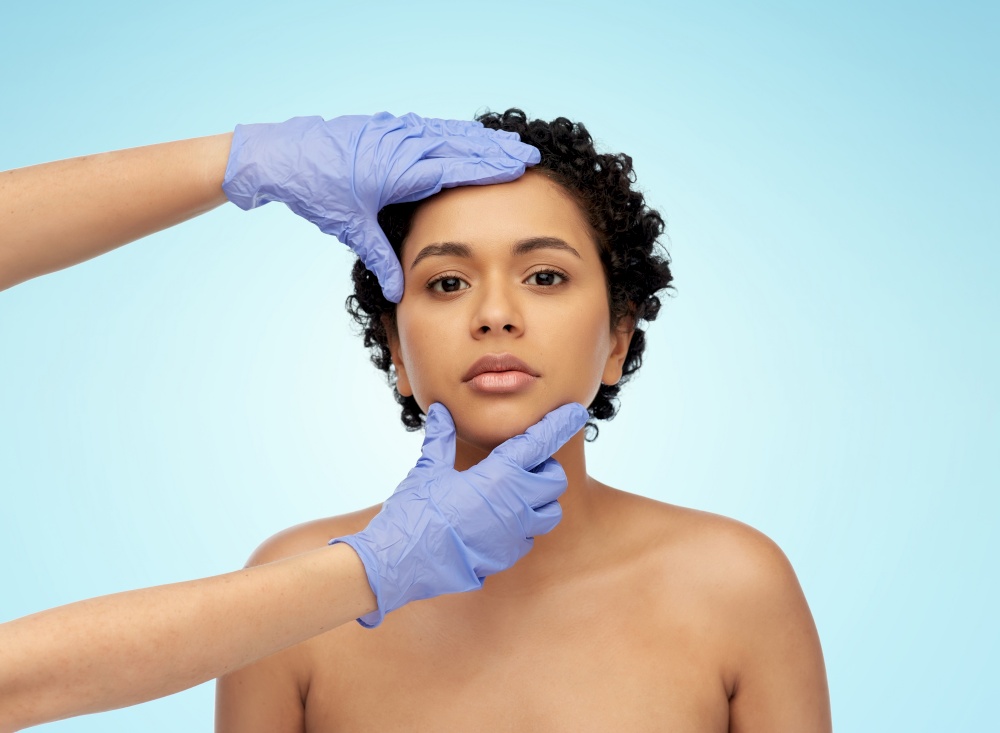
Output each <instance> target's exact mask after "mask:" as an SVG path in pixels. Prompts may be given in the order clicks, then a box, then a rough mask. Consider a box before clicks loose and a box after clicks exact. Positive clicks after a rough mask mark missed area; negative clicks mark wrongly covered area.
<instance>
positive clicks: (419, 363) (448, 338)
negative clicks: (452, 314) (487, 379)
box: [396, 306, 454, 412]
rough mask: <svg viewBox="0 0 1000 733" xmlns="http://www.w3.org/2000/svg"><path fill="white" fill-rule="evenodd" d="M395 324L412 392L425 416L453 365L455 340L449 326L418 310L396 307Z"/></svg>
mask: <svg viewBox="0 0 1000 733" xmlns="http://www.w3.org/2000/svg"><path fill="white" fill-rule="evenodd" d="M396 324H397V333H398V335H399V347H400V352H401V357H402V361H403V366H404V367H405V368H406V376H407V378H408V380H409V382H410V389H412V390H413V397H414V398H415V399H416V400H417V404H419V405H420V407H421V408H422V409H423V410H424V411H425V412H426V411H427V409H428V408H429V407H430V404H431V403H432V402H433V401H434V399H435V395H436V394H437V392H438V382H440V381H442V379H443V378H444V377H445V375H446V374H447V373H448V365H449V364H451V363H454V356H453V354H452V352H451V349H450V345H451V344H453V343H454V337H453V335H450V334H449V332H448V330H449V329H448V324H447V323H441V322H439V321H438V320H436V319H434V318H429V317H427V316H426V315H424V316H422V315H421V313H420V312H419V310H418V309H412V308H403V307H401V306H400V307H397V310H396ZM415 324H419V327H417V326H416V325H415Z"/></svg>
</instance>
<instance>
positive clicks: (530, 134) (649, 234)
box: [346, 109, 673, 440]
mask: <svg viewBox="0 0 1000 733" xmlns="http://www.w3.org/2000/svg"><path fill="white" fill-rule="evenodd" d="M476 119H477V120H478V121H479V122H481V123H483V125H484V126H485V127H488V128H491V129H494V130H507V131H509V132H516V133H517V134H518V135H520V136H521V140H522V141H524V142H526V143H529V144H531V145H534V146H535V147H536V148H538V150H539V151H540V152H541V154H542V161H541V163H539V164H538V165H536V166H534V167H533V168H531V170H532V171H536V172H538V173H541V174H542V175H545V176H547V177H548V178H549V179H550V180H552V181H553V182H555V183H557V184H559V185H560V186H561V187H562V188H563V189H565V190H566V191H567V192H568V193H569V194H570V195H571V196H572V197H573V199H574V200H575V201H576V202H577V204H578V205H579V206H580V210H581V211H582V212H583V213H584V215H585V216H586V218H587V220H588V221H589V223H590V226H591V228H592V229H593V232H594V238H595V242H596V244H597V247H598V250H599V252H600V256H601V262H602V263H603V265H604V274H605V277H606V279H607V283H608V305H609V310H610V312H611V327H612V328H614V327H615V326H617V325H618V323H619V322H620V321H621V320H622V319H623V318H626V317H628V318H632V319H634V323H635V326H636V328H635V333H634V334H633V336H632V342H631V344H630V345H629V349H628V353H627V354H626V356H625V363H624V365H623V368H622V378H621V380H620V381H619V382H618V384H614V385H608V384H602V385H601V386H600V388H599V390H598V393H597V396H596V397H595V398H594V401H593V402H592V403H591V404H590V406H589V407H588V411H589V412H590V416H591V417H592V418H594V419H596V420H610V419H612V418H613V417H614V416H615V414H616V413H617V412H618V392H619V390H620V389H621V387H622V385H623V384H624V383H625V382H627V381H628V380H629V378H630V377H631V376H632V375H633V374H634V373H635V372H636V371H637V370H638V369H639V367H640V366H642V353H643V351H644V350H645V348H646V333H645V331H644V330H643V329H642V328H639V323H640V321H647V322H648V321H652V320H654V319H655V318H656V316H657V314H659V312H660V299H659V297H658V296H657V293H658V292H659V291H661V290H663V289H664V288H669V289H673V288H672V287H671V286H670V282H671V280H672V279H673V277H672V276H671V274H670V258H669V255H668V254H667V252H666V250H662V254H661V252H659V251H658V250H660V249H661V248H660V247H659V246H658V244H657V239H658V238H659V237H660V235H661V234H662V233H663V228H664V227H663V219H662V218H661V217H660V214H659V213H658V212H656V211H654V210H653V209H650V208H648V207H647V206H646V204H645V199H644V198H643V195H642V193H641V192H639V191H638V190H635V189H633V187H632V186H633V184H634V183H635V172H634V171H633V170H632V158H631V157H629V156H628V155H625V154H624V153H619V154H617V155H611V154H607V153H598V152H597V151H596V150H595V149H594V141H593V139H592V138H591V137H590V133H589V132H587V128H586V127H584V126H583V124H582V123H579V122H577V123H573V122H571V121H569V120H568V119H566V118H565V117H557V118H556V119H554V120H552V122H544V121H543V120H529V119H528V118H527V116H526V115H525V114H524V112H522V111H521V110H519V109H508V110H507V111H506V112H504V113H503V114H498V113H496V112H486V113H484V114H482V115H479V116H478V117H476ZM421 203H422V202H421V201H416V202H413V203H405V204H393V205H390V206H386V207H385V208H384V209H382V210H381V211H380V212H379V214H378V223H379V225H380V226H381V227H382V230H383V231H384V232H385V235H386V237H387V238H388V240H389V242H390V244H392V247H393V249H395V251H396V255H397V256H399V254H400V252H401V251H402V246H403V241H404V240H405V239H406V236H407V234H408V233H409V229H410V222H411V220H412V218H413V215H414V213H415V212H416V211H417V209H418V208H419V207H420V205H421ZM351 276H352V278H353V280H354V294H353V295H351V296H350V297H348V298H347V303H346V306H347V310H348V312H349V313H350V314H351V316H352V317H353V318H354V320H355V321H356V322H357V323H358V325H359V326H360V327H361V329H362V332H363V333H364V339H365V346H366V347H368V348H369V349H370V350H371V359H372V363H374V364H375V366H377V367H378V368H379V369H381V370H382V371H384V372H386V375H387V378H388V381H389V384H390V386H392V389H393V393H394V394H395V397H396V402H398V403H399V404H400V406H402V408H403V410H402V420H403V424H404V425H405V426H406V429H407V430H418V429H420V428H421V427H422V426H423V424H424V420H423V418H424V415H423V411H422V410H421V409H420V406H419V405H418V404H417V401H416V400H415V399H413V397H403V396H402V395H401V394H399V390H398V389H397V388H396V380H395V370H391V367H392V356H391V354H390V352H389V340H388V337H387V335H386V329H385V325H384V324H383V319H382V316H388V321H389V323H390V324H394V323H395V317H396V305H395V303H392V302H390V301H388V300H386V299H385V297H384V296H383V295H382V289H381V287H380V286H379V283H378V280H377V279H376V278H375V275H373V274H372V273H371V272H369V271H368V270H367V269H366V268H365V266H364V263H362V261H361V260H360V259H358V261H357V262H355V263H354V269H353V271H352V272H351ZM587 428H588V429H592V432H588V435H587V440H595V439H596V438H597V432H598V430H597V426H596V425H595V424H594V423H593V422H588V423H587Z"/></svg>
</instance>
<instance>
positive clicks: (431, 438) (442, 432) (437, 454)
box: [420, 402, 455, 468]
mask: <svg viewBox="0 0 1000 733" xmlns="http://www.w3.org/2000/svg"><path fill="white" fill-rule="evenodd" d="M425 459H426V460H427V461H429V462H430V463H432V464H434V465H435V466H445V467H446V468H454V467H455V422H454V421H453V420H452V419H451V413H450V412H448V408H447V407H445V406H444V405H442V404H441V403H440V402H435V403H434V404H433V405H431V407H430V409H429V410H428V411H427V419H426V421H425V423H424V444H423V446H421V448H420V461H424V460H425Z"/></svg>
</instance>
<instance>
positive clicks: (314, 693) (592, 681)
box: [306, 604, 729, 733]
mask: <svg viewBox="0 0 1000 733" xmlns="http://www.w3.org/2000/svg"><path fill="white" fill-rule="evenodd" d="M630 610H631V611H632V612H631V613H630V612H629V611H630ZM448 617H449V613H448V612H447V610H446V611H445V612H444V613H442V614H441V618H444V619H446V618H448ZM553 619H558V620H557V621H555V622H554V621H553ZM393 622H394V623H393V625H392V626H389V624H388V619H387V621H386V624H384V628H385V633H382V634H379V633H378V632H379V631H381V629H379V630H375V632H376V633H374V634H372V633H371V632H367V636H366V632H365V631H364V630H360V629H359V631H360V632H361V633H358V632H353V633H351V634H350V635H349V636H350V638H347V635H345V636H344V638H341V639H340V642H339V643H337V642H336V640H334V639H333V638H332V637H331V638H330V639H328V640H327V642H328V643H331V647H330V648H329V650H328V653H329V655H330V656H326V655H325V654H324V656H325V659H326V660H327V662H326V663H324V664H322V665H319V666H317V667H315V674H314V675H313V676H312V680H311V683H310V688H309V695H308V700H307V706H306V720H307V730H308V731H315V732H317V733H319V732H326V731H330V732H333V731H366V730H371V731H376V730H377V731H386V732H389V731H469V730H489V731H574V732H577V733H580V732H585V731H615V730H628V731H639V732H641V731H662V730H670V731H676V732H677V733H684V732H685V731H692V733H693V732H694V731H698V732H699V733H705V732H707V731H719V732H720V733H721V732H723V731H726V730H727V729H728V719H729V717H728V697H727V695H726V692H725V689H724V685H723V683H722V681H721V679H720V674H719V666H718V660H717V659H716V658H715V655H714V654H713V652H712V645H711V644H708V643H703V642H704V641H705V640H704V639H703V638H702V637H703V630H702V629H701V628H700V625H699V624H698V623H697V622H695V620H690V621H688V620H684V619H680V618H674V619H672V620H671V619H663V618H661V619H654V618H653V617H652V613H646V614H644V613H642V612H641V611H638V612H637V611H636V609H623V608H618V609H616V610H615V612H612V609H610V608H601V607H596V606H594V605H593V604H590V605H589V606H588V605H587V604H584V605H583V607H580V606H576V607H564V608H562V610H561V612H560V613H554V612H553V609H551V608H543V609H537V610H536V612H535V613H532V612H531V611H527V610H524V609H521V612H520V613H519V614H517V615H514V614H512V615H504V614H495V615H492V616H490V617H486V618H482V619H480V620H478V621H477V622H476V623H475V624H461V625H459V626H457V627H456V626H454V625H453V626H451V627H450V628H449V626H448V625H441V624H438V623H436V622H435V623H427V622H426V617H424V618H422V617H421V616H420V614H411V615H409V616H407V615H401V616H400V617H397V618H395V619H393ZM320 653H321V654H323V653H322V652H320ZM333 659H336V660H337V661H336V662H335V663H331V660H333Z"/></svg>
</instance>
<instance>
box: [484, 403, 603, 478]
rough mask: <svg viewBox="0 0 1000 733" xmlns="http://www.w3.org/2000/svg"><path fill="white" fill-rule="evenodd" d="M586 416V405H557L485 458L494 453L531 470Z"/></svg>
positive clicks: (570, 433)
mask: <svg viewBox="0 0 1000 733" xmlns="http://www.w3.org/2000/svg"><path fill="white" fill-rule="evenodd" d="M588 418H589V414H588V413H587V408H585V407H584V406H583V405H581V404H579V403H577V402H571V403H569V404H568V405H563V406H562V407H558V408H556V409H555V410H553V411H552V412H550V413H548V414H547V415H546V416H545V417H543V418H542V419H541V420H540V421H538V422H537V423H535V424H534V425H532V426H531V427H530V428H528V429H527V430H526V431H525V432H524V433H522V434H521V435H515V436H514V437H513V438H511V439H510V440H508V441H506V442H504V443H501V444H500V445H499V446H497V447H496V448H494V449H493V452H492V453H491V454H490V455H489V456H488V457H487V460H489V458H493V457H494V456H495V457H497V458H501V459H504V460H506V461H509V462H511V463H514V464H516V465H518V466H520V467H521V468H523V469H524V470H526V471H530V470H531V469H533V468H535V466H537V465H538V464H539V463H541V462H542V461H544V460H545V459H546V458H548V457H550V456H551V455H552V454H553V453H555V452H556V451H557V450H559V449H560V448H561V447H562V446H563V445H564V444H565V443H566V441H567V440H569V439H570V438H572V437H573V436H574V435H576V434H577V433H578V432H580V428H582V427H583V426H584V425H585V424H586V423H587V419H588Z"/></svg>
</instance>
